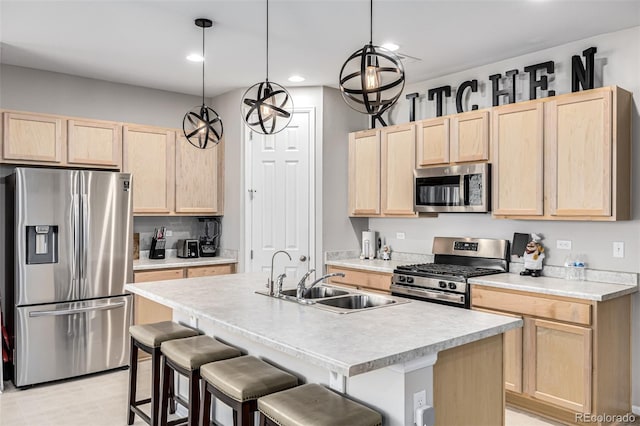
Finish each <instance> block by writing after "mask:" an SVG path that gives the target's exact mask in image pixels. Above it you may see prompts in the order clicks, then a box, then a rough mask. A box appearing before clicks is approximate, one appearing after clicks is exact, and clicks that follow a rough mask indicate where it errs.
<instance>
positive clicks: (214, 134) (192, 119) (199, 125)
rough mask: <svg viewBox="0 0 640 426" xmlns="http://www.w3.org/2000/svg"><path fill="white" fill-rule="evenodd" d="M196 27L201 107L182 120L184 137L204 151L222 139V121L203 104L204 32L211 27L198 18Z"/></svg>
mask: <svg viewBox="0 0 640 426" xmlns="http://www.w3.org/2000/svg"><path fill="white" fill-rule="evenodd" d="M195 24H196V26H197V27H199V28H202V105H201V106H196V107H193V109H191V110H190V111H189V112H187V113H186V114H185V116H184V119H183V120H182V131H183V132H184V135H185V137H186V138H187V140H188V141H189V143H191V145H193V146H195V147H196V148H200V149H206V148H211V147H214V146H216V145H217V144H218V143H219V142H220V139H222V134H223V131H224V129H223V127H222V119H221V118H220V116H219V115H218V113H217V112H215V111H214V110H213V109H211V108H210V107H208V106H207V105H206V104H205V103H204V63H205V59H204V58H205V56H204V30H205V28H210V27H212V26H213V22H211V20H210V19H205V18H198V19H196V20H195Z"/></svg>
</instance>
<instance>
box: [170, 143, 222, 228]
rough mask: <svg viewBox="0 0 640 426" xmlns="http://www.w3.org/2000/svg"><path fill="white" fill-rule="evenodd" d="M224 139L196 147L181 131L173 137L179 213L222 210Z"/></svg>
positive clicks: (177, 210) (219, 213)
mask: <svg viewBox="0 0 640 426" xmlns="http://www.w3.org/2000/svg"><path fill="white" fill-rule="evenodd" d="M223 153H224V141H221V142H220V143H219V144H218V145H216V146H214V147H212V148H208V149H199V148H196V147H194V146H193V145H191V144H190V143H189V142H188V141H187V139H186V138H185V137H184V135H182V134H178V136H177V139H176V187H175V191H176V208H175V211H176V213H178V214H207V215H212V214H215V215H221V214H222V213H223V211H222V210H223V206H222V200H223V194H224V185H223V182H224V181H223V177H222V176H223V164H224V162H223V161H224V158H223Z"/></svg>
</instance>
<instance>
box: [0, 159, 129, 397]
mask: <svg viewBox="0 0 640 426" xmlns="http://www.w3.org/2000/svg"><path fill="white" fill-rule="evenodd" d="M6 184H7V185H6V186H7V188H6V207H7V208H6V215H7V217H6V224H7V229H6V231H7V232H6V250H5V252H6V255H7V259H6V265H5V269H6V271H5V272H6V284H5V289H4V290H5V294H4V297H5V303H4V305H5V309H7V311H8V312H6V314H5V318H6V319H7V325H8V329H9V334H10V336H11V337H10V338H11V341H12V343H13V344H12V348H13V355H14V357H13V359H14V365H13V380H14V383H15V385H16V386H28V385H32V384H36V383H42V382H48V381H52V380H58V379H64V378H68V377H73V376H79V375H83V374H88V373H93V372H98V371H103V370H108V369H113V368H118V367H122V366H125V365H127V364H128V353H129V349H130V348H129V339H128V338H127V337H128V327H129V325H130V323H131V306H132V301H131V295H127V294H125V291H124V284H125V283H126V282H131V281H132V276H133V271H132V239H133V238H132V232H133V229H132V228H133V218H132V213H131V209H132V196H131V177H130V175H129V174H126V173H114V172H99V171H82V170H53V169H36V168H17V169H16V170H15V173H14V174H12V175H10V176H9V177H8V178H7V181H6Z"/></svg>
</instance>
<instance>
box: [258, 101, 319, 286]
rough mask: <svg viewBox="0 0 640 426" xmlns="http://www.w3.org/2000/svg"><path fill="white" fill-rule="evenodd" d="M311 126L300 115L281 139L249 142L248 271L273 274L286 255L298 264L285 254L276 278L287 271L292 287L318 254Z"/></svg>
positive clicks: (304, 115) (306, 116) (279, 135)
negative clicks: (313, 219) (315, 248)
mask: <svg viewBox="0 0 640 426" xmlns="http://www.w3.org/2000/svg"><path fill="white" fill-rule="evenodd" d="M310 122H311V120H310V112H309V111H296V112H294V114H293V118H292V119H291V123H290V124H289V126H288V127H287V128H286V129H284V130H282V131H281V132H280V133H277V134H275V135H269V136H265V135H260V134H258V133H255V132H253V133H252V134H250V135H249V138H247V140H248V144H249V145H250V146H248V150H249V153H250V154H249V156H250V158H251V160H250V163H249V164H250V165H251V170H249V171H248V173H247V176H248V179H247V182H248V194H247V196H248V199H249V201H248V203H249V204H248V205H249V209H250V210H251V219H250V228H249V230H248V231H249V238H248V241H250V242H251V247H250V254H249V259H248V262H247V265H248V266H247V268H246V269H247V271H253V272H258V271H265V272H269V271H270V269H271V257H272V255H273V253H275V252H276V251H278V250H286V251H287V252H288V253H289V254H290V255H291V258H292V260H291V261H289V259H288V258H287V256H286V255H284V254H279V255H278V256H277V257H276V260H275V264H274V269H275V272H274V274H281V273H282V272H283V271H285V273H286V274H287V279H286V280H285V286H287V287H291V286H292V285H293V284H294V283H295V282H297V281H296V280H295V279H296V278H299V277H301V276H302V275H303V274H304V273H305V272H306V271H307V270H308V267H309V266H308V265H309V257H310V255H311V254H312V253H311V247H310V232H311V231H312V229H313V226H312V223H311V220H310V211H309V210H310V209H309V203H310V197H311V194H312V188H311V184H310V181H311V180H310V177H311V174H312V173H313V167H310V161H309V154H310V151H311V147H310V146H309V144H310V142H311V137H312V135H311V131H312V129H311V125H310ZM303 259H304V260H303ZM274 280H275V275H274Z"/></svg>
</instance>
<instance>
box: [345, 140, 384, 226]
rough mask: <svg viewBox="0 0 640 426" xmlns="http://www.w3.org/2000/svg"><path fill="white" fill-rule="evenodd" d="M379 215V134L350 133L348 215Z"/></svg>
mask: <svg viewBox="0 0 640 426" xmlns="http://www.w3.org/2000/svg"><path fill="white" fill-rule="evenodd" d="M379 214H380V132H378V131H376V130H366V131H362V132H356V133H351V134H349V215H350V216H376V215H379Z"/></svg>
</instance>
